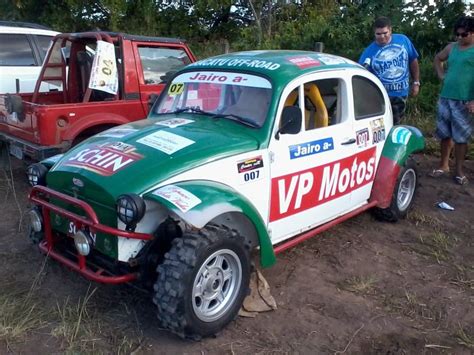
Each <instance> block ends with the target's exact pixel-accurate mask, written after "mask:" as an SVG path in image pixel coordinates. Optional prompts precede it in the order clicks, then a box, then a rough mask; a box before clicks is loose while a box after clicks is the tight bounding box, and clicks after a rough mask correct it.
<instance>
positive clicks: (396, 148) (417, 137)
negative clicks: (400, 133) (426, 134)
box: [382, 126, 425, 166]
mask: <svg viewBox="0 0 474 355" xmlns="http://www.w3.org/2000/svg"><path fill="white" fill-rule="evenodd" d="M400 128H405V129H407V130H409V131H410V133H411V135H410V137H409V139H408V142H407V144H403V143H396V142H397V135H396V133H397V132H396V130H397V129H400ZM424 148H425V139H424V138H423V135H422V133H421V132H420V130H419V129H418V128H416V127H412V126H393V127H392V129H391V130H390V132H389V134H388V136H387V139H386V140H385V144H384V146H383V150H382V155H383V156H384V157H386V158H389V159H391V160H393V161H395V162H396V163H397V164H398V165H400V166H403V165H404V164H405V161H406V160H407V159H408V157H409V156H410V155H411V154H413V153H416V152H419V151H422V150H423V149H424Z"/></svg>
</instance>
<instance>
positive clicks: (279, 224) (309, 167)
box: [269, 72, 375, 243]
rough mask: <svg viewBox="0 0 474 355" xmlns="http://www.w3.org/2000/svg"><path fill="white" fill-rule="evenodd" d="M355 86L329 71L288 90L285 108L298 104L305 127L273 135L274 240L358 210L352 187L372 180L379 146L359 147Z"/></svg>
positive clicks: (271, 223)
mask: <svg viewBox="0 0 474 355" xmlns="http://www.w3.org/2000/svg"><path fill="white" fill-rule="evenodd" d="M350 87H351V85H350V76H347V75H345V74H344V73H343V72H341V74H340V75H337V74H335V72H333V73H331V72H328V73H322V74H319V75H318V76H314V75H313V76H306V77H304V78H300V79H299V80H298V81H296V82H293V83H292V84H290V85H289V86H288V87H287V88H286V89H285V90H284V92H283V94H282V99H281V103H280V110H281V109H282V107H281V106H290V105H295V106H299V107H300V108H302V116H304V117H302V127H301V131H300V132H298V133H296V134H280V135H279V136H278V135H274V137H273V138H272V141H271V142H270V145H269V150H270V156H271V158H272V164H271V167H270V170H271V196H270V213H269V229H270V231H271V236H272V243H278V242H280V241H282V240H284V239H287V238H289V237H291V236H293V235H295V234H299V233H301V232H303V231H305V230H307V229H310V228H313V227H315V226H317V225H320V224H322V223H325V222H327V221H329V220H331V219H334V218H336V217H337V216H340V215H342V214H344V213H346V212H348V211H350V210H352V209H354V203H353V202H352V200H351V192H352V191H353V190H354V189H357V188H359V187H360V186H362V185H364V184H366V182H367V181H366V180H367V178H369V179H370V178H372V179H373V175H374V174H373V169H374V162H375V149H367V150H364V151H361V152H357V151H356V150H355V146H356V138H355V134H354V120H353V109H352V102H351V100H352V95H349V90H350ZM280 112H281V111H280ZM275 129H276V130H278V129H279V127H276V128H275Z"/></svg>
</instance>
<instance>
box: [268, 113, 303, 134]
mask: <svg viewBox="0 0 474 355" xmlns="http://www.w3.org/2000/svg"><path fill="white" fill-rule="evenodd" d="M301 117H302V113H301V109H300V108H299V107H296V106H287V107H285V108H284V109H283V112H282V114H281V124H280V129H279V130H278V131H277V133H276V135H275V138H276V139H279V138H280V134H297V133H299V132H300V131H301V123H302V118H301Z"/></svg>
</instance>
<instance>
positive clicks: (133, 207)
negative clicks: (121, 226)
mask: <svg viewBox="0 0 474 355" xmlns="http://www.w3.org/2000/svg"><path fill="white" fill-rule="evenodd" d="M117 215H118V218H119V219H120V220H121V221H122V222H123V223H125V225H126V226H127V229H130V228H134V227H135V226H136V224H137V223H138V222H140V220H141V219H142V218H143V216H144V215H145V201H143V199H142V198H141V197H140V196H138V195H136V194H125V195H120V196H119V198H118V199H117Z"/></svg>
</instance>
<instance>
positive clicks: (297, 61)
mask: <svg viewBox="0 0 474 355" xmlns="http://www.w3.org/2000/svg"><path fill="white" fill-rule="evenodd" d="M288 60H289V61H290V62H291V63H293V64H294V65H296V66H297V67H298V68H300V69H305V68H310V67H317V66H320V65H321V62H320V61H319V60H317V59H315V58H311V57H310V56H297V57H291V58H288Z"/></svg>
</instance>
